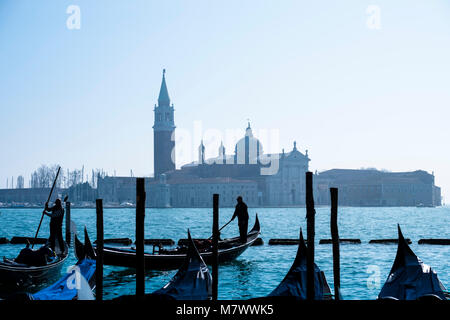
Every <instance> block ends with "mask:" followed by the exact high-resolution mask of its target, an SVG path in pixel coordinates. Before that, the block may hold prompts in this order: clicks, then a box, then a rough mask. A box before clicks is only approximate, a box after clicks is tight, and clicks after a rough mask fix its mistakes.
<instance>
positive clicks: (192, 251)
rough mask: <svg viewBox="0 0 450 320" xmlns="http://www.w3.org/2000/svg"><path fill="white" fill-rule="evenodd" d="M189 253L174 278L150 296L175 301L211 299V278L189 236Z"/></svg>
mask: <svg viewBox="0 0 450 320" xmlns="http://www.w3.org/2000/svg"><path fill="white" fill-rule="evenodd" d="M188 237H189V251H188V254H187V256H186V260H185V262H184V264H183V266H182V267H181V268H180V269H179V270H178V272H177V273H176V274H175V276H174V277H173V278H172V279H171V280H170V281H169V282H168V283H167V284H166V285H165V286H164V287H162V288H161V289H159V290H157V291H155V292H153V294H152V296H154V297H157V296H159V297H160V298H166V299H175V300H208V299H211V297H212V277H211V274H210V273H209V270H208V267H207V266H206V264H205V262H204V261H203V259H202V258H201V257H200V254H199V253H198V251H197V249H196V248H195V245H194V243H193V242H192V239H191V236H190V234H189V235H188Z"/></svg>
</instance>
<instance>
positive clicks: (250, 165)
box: [0, 70, 441, 208]
mask: <svg viewBox="0 0 450 320" xmlns="http://www.w3.org/2000/svg"><path fill="white" fill-rule="evenodd" d="M174 116H175V115H174V106H173V104H171V101H170V97H169V91H168V88H167V83H166V75H165V70H163V76H162V82H161V88H160V91H159V96H158V103H157V104H156V105H155V108H154V125H153V137H154V141H153V142H154V143H153V145H154V168H153V170H154V171H153V172H154V176H153V177H151V178H147V179H146V191H147V200H146V201H147V203H146V205H147V206H148V207H156V208H171V207H172V208H189V207H196V208H199V207H211V206H212V197H213V194H214V193H218V194H219V195H220V200H219V203H220V206H222V207H233V206H235V204H236V198H237V197H238V196H242V197H243V199H244V201H245V202H246V203H247V204H248V205H249V206H250V207H289V206H304V205H305V172H307V171H308V170H309V162H310V158H309V156H308V151H307V150H305V152H304V153H302V152H300V151H299V150H298V147H297V143H296V142H295V141H294V142H293V145H292V150H290V151H288V152H285V151H284V150H282V151H281V152H280V153H275V154H266V153H264V149H263V145H262V143H261V142H260V141H259V140H258V138H257V137H255V136H254V134H253V130H252V127H251V125H250V123H248V125H247V128H245V130H243V136H242V138H241V139H240V140H239V141H237V142H236V144H235V147H234V150H233V152H232V153H231V154H227V153H226V150H225V148H224V146H223V144H222V145H221V146H220V147H219V149H218V152H217V156H216V157H214V158H210V159H206V157H205V146H204V145H203V141H199V142H198V143H199V148H198V159H197V160H196V161H194V162H191V163H188V164H185V165H183V166H182V167H181V168H180V169H176V166H175V148H176V145H175V134H176V132H175V117H174ZM313 181H314V183H313V188H314V201H315V203H316V204H317V205H329V203H330V199H329V188H330V187H337V188H339V203H340V205H344V206H440V205H441V190H440V188H439V187H437V186H436V185H435V184H434V173H432V174H429V173H428V172H426V171H423V170H417V171H413V172H388V171H378V170H376V169H366V170H363V169H357V170H351V169H332V170H328V171H323V172H320V173H316V174H314V179H313ZM0 195H1V194H0ZM97 195H98V197H99V198H102V199H103V200H104V201H105V202H106V203H109V204H116V205H120V204H123V203H125V204H129V203H134V202H135V198H136V179H135V178H133V177H104V178H99V180H98V184H97ZM0 200H1V197H0Z"/></svg>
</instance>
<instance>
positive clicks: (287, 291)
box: [269, 232, 330, 300]
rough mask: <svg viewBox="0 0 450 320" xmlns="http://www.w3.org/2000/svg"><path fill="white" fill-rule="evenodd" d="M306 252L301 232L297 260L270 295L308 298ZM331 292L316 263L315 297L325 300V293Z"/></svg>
mask: <svg viewBox="0 0 450 320" xmlns="http://www.w3.org/2000/svg"><path fill="white" fill-rule="evenodd" d="M306 252H307V248H306V244H305V241H304V239H303V234H302V233H301V232H300V243H299V246H298V250H297V256H296V257H295V261H294V263H293V264H292V267H291V269H290V270H289V272H288V273H287V275H286V276H285V277H284V279H283V281H281V283H280V284H279V285H278V287H276V288H275V290H273V291H272V292H271V293H270V294H269V297H283V296H284V297H287V296H289V297H293V298H296V299H298V300H306V281H307V272H306ZM329 293H330V289H329V287H328V284H327V283H326V280H325V279H324V275H323V273H322V272H321V271H320V269H319V267H317V265H316V264H314V299H315V300H323V299H324V294H329Z"/></svg>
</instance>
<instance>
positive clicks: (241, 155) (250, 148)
mask: <svg viewBox="0 0 450 320" xmlns="http://www.w3.org/2000/svg"><path fill="white" fill-rule="evenodd" d="M234 152H235V163H237V164H256V163H258V160H259V157H260V156H261V155H262V154H263V153H264V152H263V147H262V144H261V142H260V141H259V140H258V139H257V138H255V137H254V136H253V132H252V128H251V127H250V123H249V124H248V127H247V129H246V130H245V136H244V137H243V138H242V139H240V140H239V141H238V142H237V143H236V146H235V149H234Z"/></svg>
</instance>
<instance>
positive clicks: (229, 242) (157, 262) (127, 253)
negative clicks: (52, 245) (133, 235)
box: [103, 215, 260, 270]
mask: <svg viewBox="0 0 450 320" xmlns="http://www.w3.org/2000/svg"><path fill="white" fill-rule="evenodd" d="M259 234H260V225H259V220H258V215H256V219H255V224H254V226H253V228H252V229H251V231H250V232H249V233H248V235H247V242H246V243H242V242H241V241H240V239H239V237H236V238H230V239H224V240H222V241H219V263H222V262H227V261H232V260H234V259H235V258H237V257H238V256H239V255H241V254H242V253H243V252H244V251H245V250H246V249H247V248H248V247H250V246H251V245H252V244H253V242H255V240H256V239H257V238H258V236H259ZM197 248H198V251H199V253H200V255H201V257H202V259H203V260H204V262H205V263H206V264H211V260H212V247H211V242H208V241H207V242H206V243H204V244H202V245H200V246H199V245H197ZM187 252H188V247H186V246H182V247H179V248H176V249H168V250H164V249H160V250H158V251H157V252H153V253H145V254H144V257H145V268H146V269H147V270H176V269H179V268H180V267H181V266H182V264H183V262H184V260H185V258H186V254H187ZM103 259H104V260H103V261H104V264H105V265H113V266H123V267H132V268H134V267H135V266H136V251H135V250H133V249H131V248H114V247H104V250H103Z"/></svg>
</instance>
